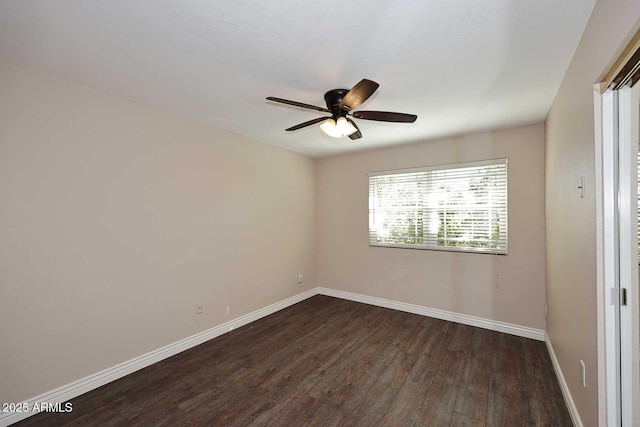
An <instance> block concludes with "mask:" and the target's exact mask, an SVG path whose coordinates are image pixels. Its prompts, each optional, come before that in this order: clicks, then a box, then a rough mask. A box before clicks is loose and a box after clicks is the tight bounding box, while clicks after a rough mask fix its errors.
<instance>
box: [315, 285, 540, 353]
mask: <svg viewBox="0 0 640 427" xmlns="http://www.w3.org/2000/svg"><path fill="white" fill-rule="evenodd" d="M318 293H319V294H320V295H327V296H331V297H336V298H342V299H346V300H350V301H356V302H362V303H365V304H370V305H376V306H378V307H385V308H392V309H394V310H399V311H405V312H407V313H413V314H420V315H422V316H427V317H435V318H436V319H442V320H449V321H451V322H456V323H462V324H464V325H470V326H477V327H478V328H483V329H489V330H492V331H498V332H504V333H506V334H511V335H517V336H519V337H524V338H531V339H534V340H538V341H544V335H545V334H544V331H543V330H542V329H534V328H529V327H527V326H520V325H514V324H511V323H505V322H499V321H497V320H489V319H484V318H482V317H475V316H469V315H467V314H460V313H454V312H452V311H446V310H439V309H436V308H429V307H423V306H420V305H415V304H408V303H405V302H399V301H394V300H389V299H384V298H376V297H370V296H367V295H361V294H354V293H352V292H345V291H338V290H336V289H329V288H318Z"/></svg>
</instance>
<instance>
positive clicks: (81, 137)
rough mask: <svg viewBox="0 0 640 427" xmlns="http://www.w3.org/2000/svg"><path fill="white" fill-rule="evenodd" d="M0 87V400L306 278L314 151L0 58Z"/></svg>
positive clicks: (310, 266) (277, 294) (217, 320)
mask: <svg viewBox="0 0 640 427" xmlns="http://www.w3.org/2000/svg"><path fill="white" fill-rule="evenodd" d="M0 94H1V95H0V325H2V326H1V331H2V335H1V345H0V367H1V368H0V370H1V371H2V379H1V380H0V402H20V401H21V400H23V399H26V398H29V397H33V396H35V395H38V394H40V393H42V392H46V391H50V390H52V389H54V388H56V387H59V386H62V385H64V384H66V383H69V382H71V381H74V380H77V379H80V378H82V377H84V376H86V375H89V374H93V373H96V372H98V371H100V370H102V369H105V368H108V367H111V366H113V365H115V364H118V363H121V362H124V361H126V360H128V359H130V358H133V357H136V356H139V355H141V354H144V353H146V352H148V351H151V350H155V349H157V348H159V347H161V346H164V345H166V344H170V343H172V342H175V341H177V340H180V339H182V338H185V337H187V336H190V335H192V334H194V333H197V332H199V331H203V330H206V329H208V328H211V327H213V326H215V325H218V324H221V323H224V322H225V321H227V320H231V319H232V318H235V317H238V316H241V315H243V314H246V313H249V312H251V311H254V310H256V309H259V308H263V307H265V306H267V305H269V304H272V303H274V302H277V301H280V300H282V299H285V298H287V297H290V296H292V295H295V294H298V293H300V292H302V291H305V290H308V289H310V288H312V287H315V286H316V278H315V276H316V274H315V263H316V256H315V161H314V160H313V159H310V158H307V157H304V156H301V155H298V154H294V153H292V152H289V151H285V150H282V149H279V148H275V147H271V146H268V145H264V144H260V143H257V142H252V141H249V140H247V139H245V138H242V137H239V136H237V135H233V134H230V133H227V132H223V131H216V130H212V129H210V128H207V127H205V126H202V125H199V124H197V123H194V122H190V121H187V120H182V119H179V118H175V117H171V116H167V115H164V114H161V113H159V112H156V111H153V110H150V109H147V108H144V107H141V106H138V105H135V104H132V103H129V102H126V101H123V100H119V99H115V98H112V97H109V96H106V95H103V94H100V93H97V92H94V91H91V90H88V89H85V88H81V87H79V86H75V85H73V84H69V83H65V82H63V81H59V80H57V79H54V78H50V77H46V76H43V75H40V74H36V73H32V72H28V71H25V70H22V69H19V68H14V67H12V66H8V65H6V64H4V65H3V64H0ZM298 273H302V274H304V275H305V281H304V284H303V285H298V284H297V283H296V276H297V274H298ZM196 301H201V302H204V314H202V315H200V316H196V315H195V313H194V311H195V303H196ZM227 307H230V308H231V312H230V314H229V315H226V314H225V309H226V308H227Z"/></svg>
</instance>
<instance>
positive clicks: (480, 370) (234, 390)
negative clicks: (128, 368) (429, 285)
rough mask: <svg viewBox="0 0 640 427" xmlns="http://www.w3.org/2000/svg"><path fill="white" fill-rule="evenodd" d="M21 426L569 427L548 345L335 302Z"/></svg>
mask: <svg viewBox="0 0 640 427" xmlns="http://www.w3.org/2000/svg"><path fill="white" fill-rule="evenodd" d="M71 402H72V403H73V412H71V413H65V414H53V413H51V414H44V413H42V414H38V415H35V416H33V417H31V418H28V419H26V420H24V421H22V422H21V423H18V424H17V425H20V426H29V425H36V426H43V425H46V426H49V425H68V426H84V425H96V426H97V425H100V426H105V425H122V426H125V425H126V426H130V425H149V426H182V425H186V426H236V425H237V426H264V425H274V426H307V425H309V426H315V425H322V426H357V425H362V426H437V427H442V426H487V427H488V426H506V427H512V426H521V425H527V426H571V425H572V423H571V419H570V417H569V413H568V412H567V409H566V406H565V403H564V401H563V398H562V394H561V392H560V388H559V386H558V383H557V381H556V377H555V374H554V372H553V368H552V366H551V362H550V360H549V356H548V354H547V352H546V348H545V345H544V344H543V343H542V342H538V341H533V340H529V339H526V338H519V337H515V336H511V335H507V334H503V333H498V332H492V331H487V330H484V329H479V328H474V327H471V326H465V325H460V324H456V323H451V322H446V321H442V320H437V319H431V318H428V317H422V316H418V315H413V314H408V313H403V312H399V311H394V310H389V309H385V308H379V307H374V306H370V305H366V304H359V303H355V302H350V301H345V300H341V299H336V298H330V297H326V296H315V297H313V298H310V299H308V300H305V301H303V302H301V303H299V304H296V305H294V306H292V307H289V308H287V309H284V310H282V311H280V312H278V313H276V314H273V315H271V316H268V317H265V318H263V319H260V320H258V321H256V322H254V323H252V324H249V325H247V326H245V327H242V328H239V329H237V330H234V331H232V332H230V333H228V334H225V335H223V336H221V337H218V338H216V339H214V340H211V341H209V342H207V343H204V344H202V345H200V346H198V347H195V348H193V349H191V350H188V351H185V352H183V353H180V354H178V355H176V356H174V357H171V358H169V359H166V360H164V361H162V362H159V363H157V364H155V365H153V366H150V367H148V368H145V369H143V370H141V371H138V372H135V373H133V374H131V375H129V376H127V377H124V378H122V379H120V380H118V381H115V382H113V383H110V384H107V385H105V386H103V387H101V388H99V389H97V390H94V391H92V392H89V393H87V394H85V395H82V396H80V397H77V398H76V399H73V400H72V401H71Z"/></svg>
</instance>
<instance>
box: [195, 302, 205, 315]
mask: <svg viewBox="0 0 640 427" xmlns="http://www.w3.org/2000/svg"><path fill="white" fill-rule="evenodd" d="M203 311H204V304H203V303H201V302H197V303H196V314H202V312H203Z"/></svg>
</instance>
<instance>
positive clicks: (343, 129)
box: [320, 117, 358, 138]
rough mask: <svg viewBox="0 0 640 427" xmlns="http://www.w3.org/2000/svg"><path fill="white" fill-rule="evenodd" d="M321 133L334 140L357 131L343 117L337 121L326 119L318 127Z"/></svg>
mask: <svg viewBox="0 0 640 427" xmlns="http://www.w3.org/2000/svg"><path fill="white" fill-rule="evenodd" d="M320 129H321V130H322V132H324V133H326V134H327V135H329V136H332V137H334V138H342V137H345V136H349V135H351V134H353V133H355V132H357V131H358V129H356V128H355V126H353V125H352V124H351V123H349V121H348V120H347V119H346V118H344V117H338V120H337V121H335V120H333V119H327V120H326V121H325V122H324V123H322V124H321V125H320Z"/></svg>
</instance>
